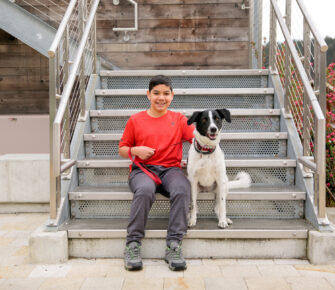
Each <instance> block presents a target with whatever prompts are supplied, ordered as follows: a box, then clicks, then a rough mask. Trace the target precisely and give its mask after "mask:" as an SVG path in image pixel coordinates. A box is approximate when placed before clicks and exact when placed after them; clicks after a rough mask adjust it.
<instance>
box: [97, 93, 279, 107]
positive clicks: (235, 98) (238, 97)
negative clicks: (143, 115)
mask: <svg viewBox="0 0 335 290" xmlns="http://www.w3.org/2000/svg"><path fill="white" fill-rule="evenodd" d="M146 91H147V89H102V90H100V89H99V90H96V92H95V94H96V108H97V109H98V110H106V109H113V110H120V109H145V108H148V105H149V101H148V99H147V96H146ZM174 93H175V95H174V99H173V101H172V103H171V105H170V108H171V109H202V108H207V109H216V108H231V109H232V108H239V109H242V108H245V109H247V108H249V109H250V108H254V109H273V107H274V100H273V94H274V89H273V88H213V89H175V90H174Z"/></svg>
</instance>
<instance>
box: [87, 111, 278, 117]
mask: <svg viewBox="0 0 335 290" xmlns="http://www.w3.org/2000/svg"><path fill="white" fill-rule="evenodd" d="M141 111H143V110H110V109H106V110H91V111H90V117H100V118H106V117H130V116H131V115H133V114H136V113H139V112H141ZM171 111H173V112H179V113H182V114H185V115H186V116H191V115H192V114H193V112H194V111H198V109H196V110H195V109H185V110H182V109H180V110H178V109H171ZM229 111H230V114H231V116H232V117H237V116H278V117H279V116H280V109H229Z"/></svg>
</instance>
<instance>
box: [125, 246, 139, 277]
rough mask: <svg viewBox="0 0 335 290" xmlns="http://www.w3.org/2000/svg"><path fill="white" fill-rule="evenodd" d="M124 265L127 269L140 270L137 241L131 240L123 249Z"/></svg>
mask: <svg viewBox="0 0 335 290" xmlns="http://www.w3.org/2000/svg"><path fill="white" fill-rule="evenodd" d="M124 267H125V268H126V270H128V271H137V270H142V268H143V263H142V259H141V245H140V244H139V243H138V242H131V243H129V244H128V245H126V249H125V250H124Z"/></svg>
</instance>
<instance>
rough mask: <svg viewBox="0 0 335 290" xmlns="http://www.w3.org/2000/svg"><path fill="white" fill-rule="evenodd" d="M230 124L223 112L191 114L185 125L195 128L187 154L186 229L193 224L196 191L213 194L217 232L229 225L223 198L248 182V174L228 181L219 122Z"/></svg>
mask: <svg viewBox="0 0 335 290" xmlns="http://www.w3.org/2000/svg"><path fill="white" fill-rule="evenodd" d="M224 119H225V120H226V121H227V122H229V123H230V122H231V119H230V112H229V111H228V110H226V109H220V110H207V111H202V112H194V113H193V115H192V116H191V117H190V118H189V119H188V121H187V124H188V125H191V124H192V123H195V124H196V129H195V130H194V139H193V144H192V146H191V147H190V150H189V153H188V164H187V173H188V179H189V180H190V182H191V190H192V193H191V195H192V196H191V197H192V205H191V211H190V214H189V221H188V225H189V227H193V226H195V225H196V223H197V196H198V192H199V191H200V190H206V191H215V192H216V206H215V213H216V215H217V218H218V220H219V224H218V226H219V228H225V227H227V226H228V225H229V224H232V221H231V220H230V219H229V218H227V216H226V197H227V194H228V190H229V189H232V188H246V187H249V186H250V183H251V179H250V176H249V174H248V173H245V172H240V173H238V174H237V176H236V178H235V180H233V181H228V177H227V174H226V165H225V159H224V154H223V152H222V150H221V148H220V145H219V143H220V139H221V137H220V131H221V128H222V121H223V120H224Z"/></svg>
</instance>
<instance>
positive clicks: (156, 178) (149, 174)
mask: <svg viewBox="0 0 335 290" xmlns="http://www.w3.org/2000/svg"><path fill="white" fill-rule="evenodd" d="M130 150H131V147H129V150H128V156H129V159H130V160H131V161H132V162H134V164H135V165H137V166H138V167H139V168H141V170H142V171H143V172H144V173H145V174H146V175H148V176H149V177H150V178H151V179H152V180H153V181H154V182H155V183H156V184H157V185H160V184H162V181H161V179H160V178H159V177H158V176H157V175H156V174H155V173H153V172H152V171H150V170H149V169H146V168H144V167H143V166H142V165H141V164H140V163H139V162H137V161H135V159H133V156H131V152H130Z"/></svg>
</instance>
